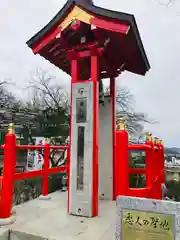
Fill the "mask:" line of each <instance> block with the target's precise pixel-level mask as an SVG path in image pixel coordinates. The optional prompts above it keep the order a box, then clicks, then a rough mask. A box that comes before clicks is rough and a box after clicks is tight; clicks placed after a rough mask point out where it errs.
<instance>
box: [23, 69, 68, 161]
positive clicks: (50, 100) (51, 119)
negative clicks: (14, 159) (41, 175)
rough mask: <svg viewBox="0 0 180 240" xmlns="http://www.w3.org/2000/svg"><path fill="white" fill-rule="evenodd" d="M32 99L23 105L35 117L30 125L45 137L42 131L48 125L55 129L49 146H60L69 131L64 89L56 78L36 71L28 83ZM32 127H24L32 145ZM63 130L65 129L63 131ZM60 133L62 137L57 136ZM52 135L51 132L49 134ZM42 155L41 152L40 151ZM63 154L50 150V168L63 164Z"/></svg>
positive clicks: (66, 96)
mask: <svg viewBox="0 0 180 240" xmlns="http://www.w3.org/2000/svg"><path fill="white" fill-rule="evenodd" d="M28 88H29V89H31V93H32V98H31V99H30V101H28V102H26V103H25V104H24V109H25V111H26V112H32V113H33V114H34V116H35V118H34V122H33V123H32V125H36V126H38V128H39V133H41V134H44V135H46V134H47V132H46V133H44V129H47V128H48V124H51V125H53V124H54V128H55V134H57V135H56V136H54V137H50V136H49V137H50V144H53V145H57V144H58V145H59V144H60V145H62V144H64V142H65V138H66V137H67V134H69V133H67V132H68V130H69V97H68V94H67V92H66V91H65V89H64V88H63V87H62V86H61V85H59V84H57V83H56V78H55V77H54V76H51V75H50V74H49V73H48V72H46V71H42V70H39V69H38V70H36V72H35V74H33V75H32V76H31V80H30V82H29V86H28ZM32 125H31V126H30V125H27V126H26V132H28V133H29V139H30V142H31V143H32V144H34V141H33V137H32V131H31V128H32ZM63 129H65V130H64V131H63ZM60 132H61V133H62V135H64V137H62V136H58V134H59V133H60ZM51 133H52V132H51ZM41 154H42V155H43V151H41ZM63 158H64V152H62V151H59V150H56V149H54V150H51V153H50V161H51V165H52V166H59V165H61V164H63V162H62V161H63Z"/></svg>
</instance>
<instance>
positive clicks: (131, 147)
mask: <svg viewBox="0 0 180 240" xmlns="http://www.w3.org/2000/svg"><path fill="white" fill-rule="evenodd" d="M128 149H129V150H139V151H146V150H148V149H151V145H149V144H129V145H128Z"/></svg>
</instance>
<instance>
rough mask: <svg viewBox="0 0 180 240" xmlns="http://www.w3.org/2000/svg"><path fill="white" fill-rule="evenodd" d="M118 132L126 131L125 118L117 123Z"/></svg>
mask: <svg viewBox="0 0 180 240" xmlns="http://www.w3.org/2000/svg"><path fill="white" fill-rule="evenodd" d="M117 130H125V119H124V118H123V117H121V118H119V120H118V122H117Z"/></svg>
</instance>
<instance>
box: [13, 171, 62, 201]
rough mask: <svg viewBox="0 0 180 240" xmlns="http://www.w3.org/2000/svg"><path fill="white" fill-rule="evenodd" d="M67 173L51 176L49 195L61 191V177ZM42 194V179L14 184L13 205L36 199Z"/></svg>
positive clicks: (32, 179) (31, 179) (26, 180)
mask: <svg viewBox="0 0 180 240" xmlns="http://www.w3.org/2000/svg"><path fill="white" fill-rule="evenodd" d="M63 175H65V173H57V174H53V175H49V177H48V178H49V181H48V183H49V185H48V187H49V193H52V192H55V191H57V190H59V189H61V177H62V176H63ZM41 193H42V177H35V178H30V179H25V180H21V181H16V182H15V184H14V194H13V205H18V204H21V203H23V202H26V201H29V200H32V199H35V198H37V197H39V196H40V195H41Z"/></svg>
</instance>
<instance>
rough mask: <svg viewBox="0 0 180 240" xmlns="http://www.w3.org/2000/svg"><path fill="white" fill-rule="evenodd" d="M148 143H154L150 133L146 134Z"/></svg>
mask: <svg viewBox="0 0 180 240" xmlns="http://www.w3.org/2000/svg"><path fill="white" fill-rule="evenodd" d="M146 141H148V142H152V133H150V132H148V133H147V134H146Z"/></svg>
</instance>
